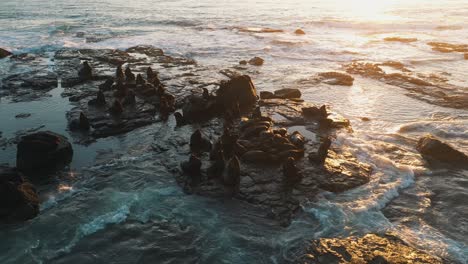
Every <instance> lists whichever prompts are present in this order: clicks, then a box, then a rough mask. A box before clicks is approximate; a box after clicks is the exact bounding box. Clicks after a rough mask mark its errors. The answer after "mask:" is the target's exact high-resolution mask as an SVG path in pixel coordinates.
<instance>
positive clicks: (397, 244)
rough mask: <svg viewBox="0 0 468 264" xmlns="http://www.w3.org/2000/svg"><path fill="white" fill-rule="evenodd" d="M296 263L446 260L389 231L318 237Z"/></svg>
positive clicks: (397, 263)
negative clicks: (387, 232) (408, 243)
mask: <svg viewBox="0 0 468 264" xmlns="http://www.w3.org/2000/svg"><path fill="white" fill-rule="evenodd" d="M296 263H302V264H329V263H362V264H377V263H385V264H387V263H389V264H400V263H426V264H442V263H448V262H446V261H445V260H442V259H440V258H438V257H435V256H431V255H428V254H427V253H425V252H423V251H421V250H418V249H415V248H413V247H410V246H409V245H407V244H406V243H405V242H403V241H402V240H401V239H399V238H397V237H395V236H394V235H392V234H385V235H377V234H367V235H364V236H362V237H355V236H351V237H345V238H320V239H317V240H313V241H311V242H310V244H308V245H307V247H306V249H305V253H304V254H303V255H302V257H300V258H299V259H298V260H297V261H296Z"/></svg>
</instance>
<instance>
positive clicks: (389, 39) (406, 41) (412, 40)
mask: <svg viewBox="0 0 468 264" xmlns="http://www.w3.org/2000/svg"><path fill="white" fill-rule="evenodd" d="M384 41H387V42H403V43H410V42H416V41H418V39H417V38H402V37H387V38H384Z"/></svg>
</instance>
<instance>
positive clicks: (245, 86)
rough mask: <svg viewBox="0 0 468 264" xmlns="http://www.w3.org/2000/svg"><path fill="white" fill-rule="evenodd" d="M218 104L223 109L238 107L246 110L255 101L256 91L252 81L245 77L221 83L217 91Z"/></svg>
mask: <svg viewBox="0 0 468 264" xmlns="http://www.w3.org/2000/svg"><path fill="white" fill-rule="evenodd" d="M217 95H218V103H219V104H221V105H224V107H225V108H232V107H233V106H235V105H238V106H239V107H240V108H248V107H251V106H253V105H254V104H255V102H256V101H257V90H256V89H255V86H254V84H253V83H252V80H251V79H250V77H249V76H247V75H241V76H236V77H233V78H232V79H230V80H229V81H225V82H222V83H221V86H220V87H219V89H218V91H217Z"/></svg>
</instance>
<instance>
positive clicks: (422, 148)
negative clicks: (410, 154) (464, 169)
mask: <svg viewBox="0 0 468 264" xmlns="http://www.w3.org/2000/svg"><path fill="white" fill-rule="evenodd" d="M416 149H417V150H418V151H419V152H420V153H421V155H422V156H423V157H424V158H425V159H426V160H428V161H430V162H432V161H437V162H443V163H448V164H453V165H462V166H468V156H467V155H466V154H464V153H463V152H461V151H458V150H456V149H455V148H454V147H453V146H451V145H449V144H447V143H445V142H442V141H441V140H439V139H438V138H436V137H434V136H432V135H426V136H424V137H422V138H420V139H419V141H418V145H417V146H416Z"/></svg>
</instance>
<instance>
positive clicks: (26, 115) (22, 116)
mask: <svg viewBox="0 0 468 264" xmlns="http://www.w3.org/2000/svg"><path fill="white" fill-rule="evenodd" d="M30 116H31V114H30V113H22V114H18V115H15V118H16V119H24V118H28V117H30Z"/></svg>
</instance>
